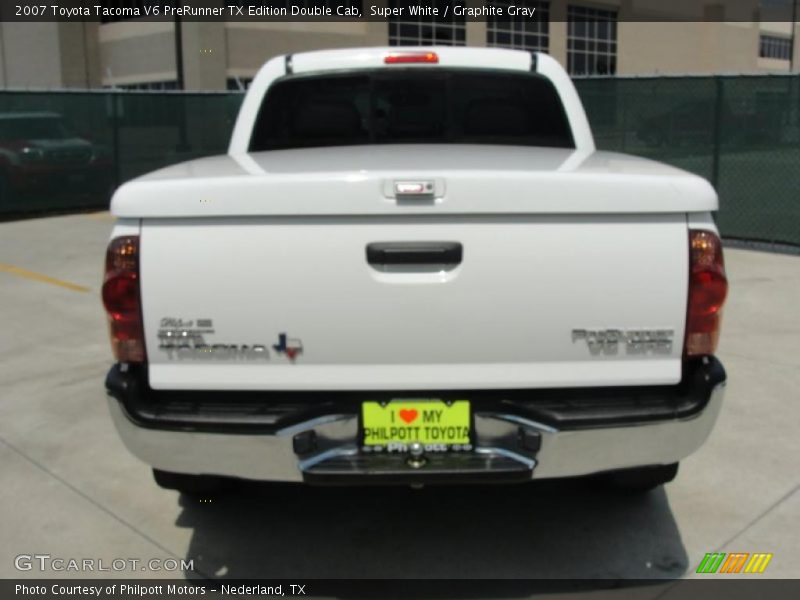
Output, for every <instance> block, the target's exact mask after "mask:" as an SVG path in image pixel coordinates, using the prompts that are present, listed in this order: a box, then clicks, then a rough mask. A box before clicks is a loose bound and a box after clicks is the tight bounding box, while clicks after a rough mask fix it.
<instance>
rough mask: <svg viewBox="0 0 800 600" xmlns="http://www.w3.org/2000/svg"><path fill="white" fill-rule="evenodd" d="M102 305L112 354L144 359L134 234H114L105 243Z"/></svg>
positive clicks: (131, 359)
mask: <svg viewBox="0 0 800 600" xmlns="http://www.w3.org/2000/svg"><path fill="white" fill-rule="evenodd" d="M103 306H105V309H106V312H107V313H108V323H109V334H110V336H111V349H112V351H113V352H114V357H115V358H116V359H117V360H118V361H119V362H144V360H145V352H144V327H143V326H142V303H141V294H140V292H139V237H138V236H124V237H118V238H114V239H113V240H111V243H110V244H109V245H108V251H107V252H106V274H105V279H104V280H103Z"/></svg>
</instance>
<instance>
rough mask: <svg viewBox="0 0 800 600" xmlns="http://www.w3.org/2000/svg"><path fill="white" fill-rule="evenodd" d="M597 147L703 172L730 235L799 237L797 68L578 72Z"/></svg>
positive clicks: (795, 240) (771, 239) (776, 240)
mask: <svg viewBox="0 0 800 600" xmlns="http://www.w3.org/2000/svg"><path fill="white" fill-rule="evenodd" d="M575 83H576V86H577V88H578V92H579V93H580V96H581V98H582V100H583V102H584V105H585V107H586V111H587V113H588V116H589V121H590V122H591V124H592V129H593V131H594V134H595V138H596V142H597V146H598V148H600V149H602V150H614V151H618V152H625V153H629V154H636V155H639V156H644V157H647V158H652V159H654V160H659V161H663V162H666V163H669V164H672V165H675V166H676V167H680V168H682V169H686V170H687V171H691V172H693V173H697V174H698V175H700V176H702V177H705V178H706V179H708V180H709V181H710V182H711V183H712V184H713V185H714V187H715V188H716V190H717V192H718V194H719V197H720V210H719V213H718V214H717V223H718V225H719V227H720V230H721V232H722V234H723V235H724V236H725V237H727V238H738V239H742V240H752V241H759V242H767V243H771V244H791V245H798V246H800V77H799V76H796V75H793V76H778V75H763V76H761V75H758V76H730V77H729V76H715V77H653V78H631V79H627V78H615V79H612V78H602V79H600V78H598V79H579V80H576V82H575Z"/></svg>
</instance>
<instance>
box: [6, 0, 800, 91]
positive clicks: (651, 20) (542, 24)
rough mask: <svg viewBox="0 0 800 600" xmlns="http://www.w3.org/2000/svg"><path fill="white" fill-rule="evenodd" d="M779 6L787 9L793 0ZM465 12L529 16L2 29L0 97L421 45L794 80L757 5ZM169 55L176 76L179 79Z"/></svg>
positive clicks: (592, 3) (174, 82) (156, 82)
mask: <svg viewBox="0 0 800 600" xmlns="http://www.w3.org/2000/svg"><path fill="white" fill-rule="evenodd" d="M296 1H301V0H296ZM774 1H775V0H772V4H774ZM305 2H306V3H307V4H308V3H309V0H305ZM787 2H788V3H789V6H790V7H791V0H787ZM232 3H233V2H232V1H231V0H228V1H227V2H226V1H223V0H220V1H219V4H220V5H226V4H232ZM311 3H313V0H311ZM117 4H119V5H136V4H140V3H137V2H117ZM187 4H188V3H187ZM328 4H332V5H334V6H335V5H337V4H352V5H355V6H358V7H360V8H361V9H362V11H368V10H369V7H370V6H372V5H376V6H394V5H395V0H367V2H360V1H358V0H339V1H338V2H337V1H335V0H334V1H332V2H328ZM467 4H468V5H469V6H472V7H479V6H485V5H493V6H495V7H499V8H503V7H506V8H507V7H508V5H511V4H513V5H515V6H517V7H519V6H527V7H529V8H536V13H535V15H536V16H535V18H524V17H521V18H516V19H512V20H510V21H502V20H497V19H493V18H492V17H491V16H488V17H486V18H485V20H481V21H477V20H470V19H467V18H462V19H460V20H459V19H455V20H453V21H452V22H447V23H442V22H439V23H437V22H434V21H432V20H431V19H430V18H414V17H410V16H408V15H407V14H406V15H404V16H401V17H399V18H392V19H389V20H388V21H366V20H364V21H360V22H346V21H343V22H330V21H329V22H310V21H309V22H257V21H232V20H230V21H216V22H196V21H190V20H183V21H181V22H180V24H176V22H175V21H154V20H148V19H146V18H137V19H125V20H117V21H110V22H103V23H101V22H72V23H46V22H39V23H33V22H31V23H12V22H3V23H2V24H0V86H2V87H5V88H61V87H69V88H87V87H88V88H94V87H107V86H116V87H137V88H152V89H175V88H178V87H181V79H182V84H183V87H184V88H185V89H189V90H219V89H226V88H228V89H234V88H237V87H241V86H243V85H246V83H247V82H248V81H249V80H250V79H251V78H252V77H253V75H254V74H255V73H256V71H257V70H258V68H259V67H260V66H261V65H262V64H263V63H264V62H265V61H266V60H267V59H269V58H270V57H272V56H275V55H278V54H283V53H290V52H300V51H304V50H311V49H321V48H338V47H348V46H371V45H387V44H392V45H410V44H430V43H437V44H457V45H468V46H501V47H514V48H523V49H527V50H540V51H545V52H548V53H549V54H551V55H552V56H554V57H555V58H556V59H558V60H559V61H560V62H561V63H562V64H563V65H565V66H566V67H567V69H568V70H569V71H570V73H572V74H574V75H653V74H686V73H690V74H711V73H765V72H775V73H779V72H782V73H786V72H789V71H792V70H793V71H798V70H800V27H798V24H797V22H796V21H791V20H789V18H787V17H789V16H790V15H791V13H788V15H785V14H781V16H780V17H778V18H776V19H775V20H773V21H768V20H767V18H769V17H770V13H769V9H764V10H762V9H760V2H759V0H744V1H742V2H738V3H736V4H734V6H735V7H736V10H737V11H738V12H735V13H734V12H731V9H730V8H727V9H726V8H724V7H723V5H722V3H721V2H720V0H671V1H670V2H665V1H664V0H586V1H584V0H549V1H547V0H537V1H534V0H516V1H512V0H487V1H486V2H478V1H474V2H471V1H469V0H468V1H467ZM726 10H727V11H728V12H726ZM789 10H791V8H789ZM784 12H785V11H784ZM773 16H774V15H773ZM670 21H671V22H670ZM176 32H177V34H178V38H179V39H180V45H179V46H180V52H178V44H176ZM178 56H180V62H181V64H182V69H178V68H177V64H178V61H177V60H176V57H178ZM792 57H795V60H792ZM181 71H182V73H181Z"/></svg>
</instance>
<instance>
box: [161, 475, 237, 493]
mask: <svg viewBox="0 0 800 600" xmlns="http://www.w3.org/2000/svg"><path fill="white" fill-rule="evenodd" d="M153 479H155V480H156V483H157V484H158V485H159V487H162V488H164V489H165V490H177V491H179V492H181V493H182V494H189V495H191V496H197V495H203V494H215V493H218V492H221V491H223V490H225V488H227V487H228V485H229V481H228V480H227V479H225V478H224V477H215V476H213V475H186V474H185V473H172V472H170V471H161V470H160V469H153Z"/></svg>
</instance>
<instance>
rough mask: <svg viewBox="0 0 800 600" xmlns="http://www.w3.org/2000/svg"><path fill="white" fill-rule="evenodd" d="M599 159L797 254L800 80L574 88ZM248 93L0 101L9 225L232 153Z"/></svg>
mask: <svg viewBox="0 0 800 600" xmlns="http://www.w3.org/2000/svg"><path fill="white" fill-rule="evenodd" d="M576 85H577V87H578V92H579V93H580V95H581V98H582V99H583V102H584V104H585V106H586V110H587V113H588V115H589V120H590V122H591V124H592V128H593V130H594V133H595V138H596V141H597V146H598V148H600V149H602V150H614V151H619V152H626V153H630V154H636V155H640V156H645V157H648V158H652V159H655V160H660V161H664V162H666V163H669V164H672V165H675V166H677V167H680V168H683V169H686V170H688V171H692V172H694V173H697V174H698V175H701V176H702V177H705V178H707V179H708V180H709V181H711V182H712V183H713V184H714V186H715V187H716V189H717V191H718V193H719V195H720V211H719V214H718V215H717V217H718V223H719V226H720V229H721V231H722V233H723V235H724V236H726V237H728V238H738V239H744V240H753V241H759V242H767V243H772V244H791V245H796V246H800V76H796V75H795V76H770V75H764V76H731V77H728V76H717V77H653V78H630V79H629V78H590V79H578V80H576ZM242 98H243V95H242V94H241V93H237V92H233V93H224V92H223V93H202V94H194V93H175V92H120V91H99V92H13V91H0V216H3V215H4V214H5V216H6V218H8V217H11V216H19V215H25V214H35V213H41V212H54V211H56V212H61V211H69V210H75V209H82V208H90V207H98V208H104V207H106V206H108V201H109V198H110V194H111V192H112V191H113V189H114V188H115V187H116V186H117V185H118V184H119V183H121V182H124V181H126V180H128V179H131V178H133V177H136V176H137V175H141V174H142V173H146V172H147V171H150V170H153V169H155V168H158V167H162V166H165V165H168V164H172V163H175V162H179V161H182V160H188V159H191V158H196V157H199V156H206V155H210V154H219V153H224V152H225V151H226V149H227V145H228V140H229V138H230V133H231V130H232V128H233V123H234V120H235V118H236V113H237V111H238V109H239V105H240V104H241V101H242Z"/></svg>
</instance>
